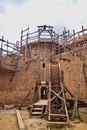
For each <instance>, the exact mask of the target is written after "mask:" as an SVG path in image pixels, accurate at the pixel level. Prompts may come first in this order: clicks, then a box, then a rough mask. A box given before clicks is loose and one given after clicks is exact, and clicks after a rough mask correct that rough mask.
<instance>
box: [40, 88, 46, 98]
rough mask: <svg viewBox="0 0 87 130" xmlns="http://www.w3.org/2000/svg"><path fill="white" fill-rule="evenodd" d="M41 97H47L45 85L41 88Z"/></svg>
mask: <svg viewBox="0 0 87 130" xmlns="http://www.w3.org/2000/svg"><path fill="white" fill-rule="evenodd" d="M41 99H47V88H46V87H42V88H41Z"/></svg>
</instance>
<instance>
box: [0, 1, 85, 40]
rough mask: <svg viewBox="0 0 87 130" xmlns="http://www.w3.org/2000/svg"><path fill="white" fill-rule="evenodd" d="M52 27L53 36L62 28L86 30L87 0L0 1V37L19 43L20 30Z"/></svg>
mask: <svg viewBox="0 0 87 130" xmlns="http://www.w3.org/2000/svg"><path fill="white" fill-rule="evenodd" d="M44 24H46V25H52V26H54V29H55V31H56V33H60V32H61V30H63V28H64V27H67V28H68V29H76V30H80V29H81V25H84V27H87V0H0V38H1V36H2V35H4V36H5V38H6V39H8V40H10V41H13V42H15V41H17V40H20V32H21V29H25V28H27V27H30V30H31V31H33V30H34V31H36V29H37V26H38V25H44Z"/></svg>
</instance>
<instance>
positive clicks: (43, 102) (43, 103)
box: [34, 99, 48, 106]
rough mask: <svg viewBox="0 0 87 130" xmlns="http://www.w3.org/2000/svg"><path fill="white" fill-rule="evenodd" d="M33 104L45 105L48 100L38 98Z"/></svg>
mask: <svg viewBox="0 0 87 130" xmlns="http://www.w3.org/2000/svg"><path fill="white" fill-rule="evenodd" d="M34 105H41V106H47V105H48V100H47V99H45V100H39V101H38V102H36V103H34Z"/></svg>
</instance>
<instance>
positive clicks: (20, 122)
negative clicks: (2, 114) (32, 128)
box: [16, 110, 25, 130]
mask: <svg viewBox="0 0 87 130" xmlns="http://www.w3.org/2000/svg"><path fill="white" fill-rule="evenodd" d="M16 114H17V119H18V125H19V129H20V130H25V127H24V124H23V120H22V118H21V115H20V112H19V110H16Z"/></svg>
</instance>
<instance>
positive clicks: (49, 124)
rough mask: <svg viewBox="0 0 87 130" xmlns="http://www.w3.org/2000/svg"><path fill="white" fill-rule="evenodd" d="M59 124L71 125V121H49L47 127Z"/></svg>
mask: <svg viewBox="0 0 87 130" xmlns="http://www.w3.org/2000/svg"><path fill="white" fill-rule="evenodd" d="M57 125H69V122H47V127H49V126H57Z"/></svg>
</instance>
